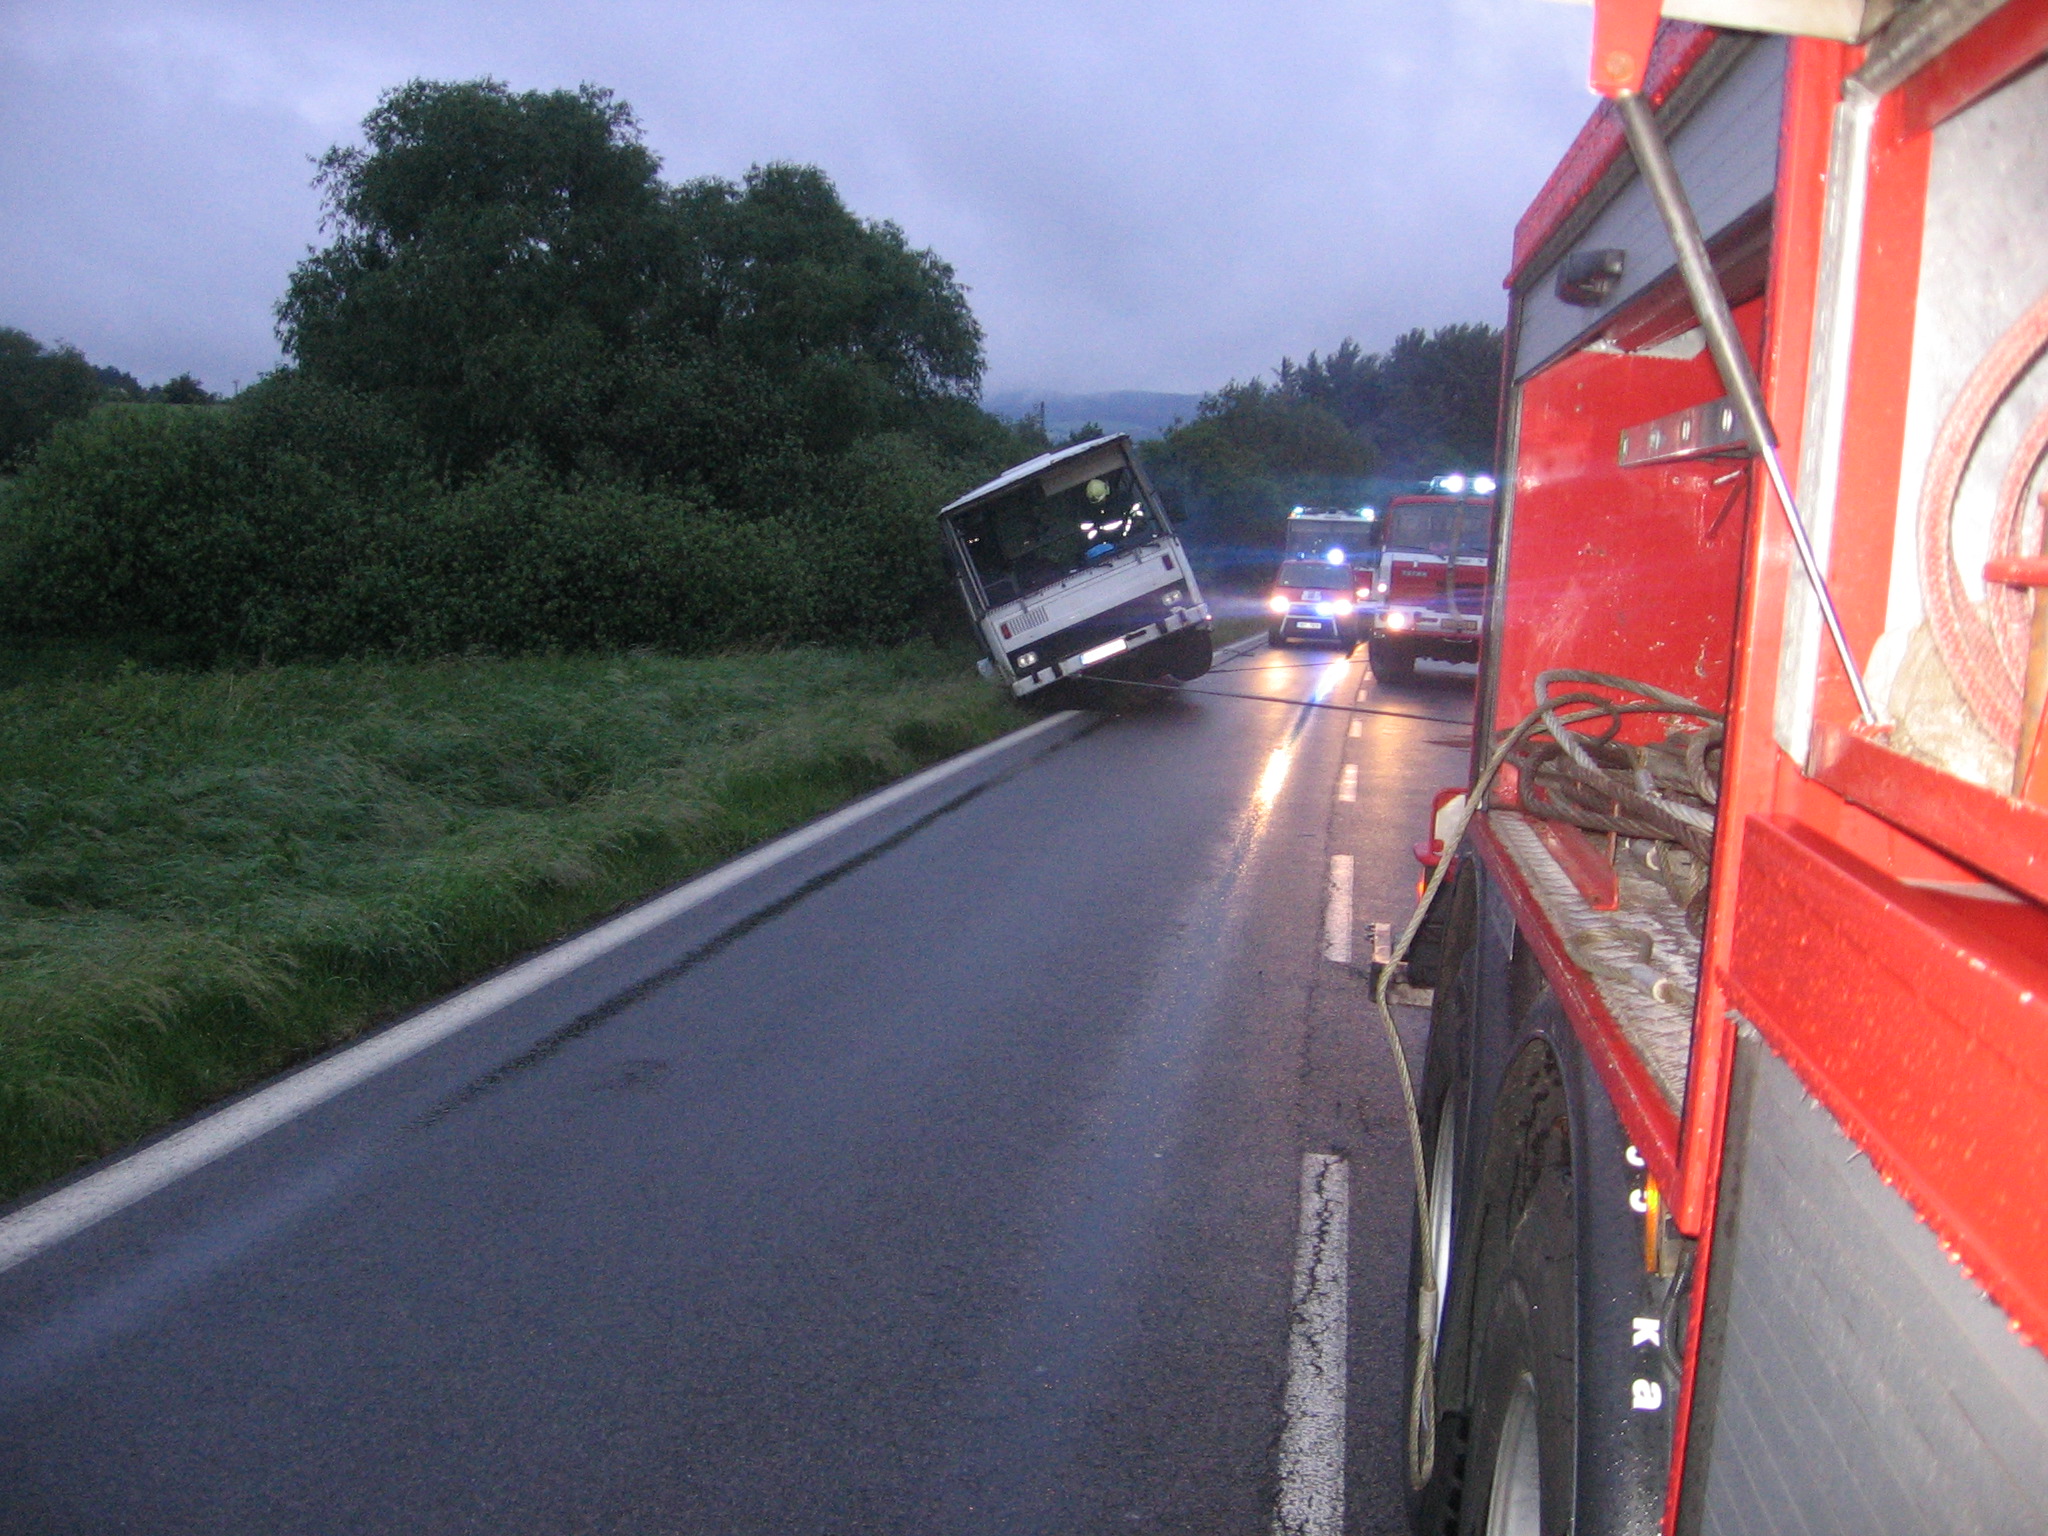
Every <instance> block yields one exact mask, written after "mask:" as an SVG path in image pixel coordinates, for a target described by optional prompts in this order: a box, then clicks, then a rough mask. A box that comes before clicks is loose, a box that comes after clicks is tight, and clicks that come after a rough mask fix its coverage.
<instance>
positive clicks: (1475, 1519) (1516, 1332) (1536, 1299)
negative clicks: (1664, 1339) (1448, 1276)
mask: <svg viewBox="0 0 2048 1536" xmlns="http://www.w3.org/2000/svg"><path fill="white" fill-rule="evenodd" d="M1575 1246H1576V1245H1575V1242H1574V1222H1573V1212H1572V1186H1571V1180H1570V1179H1569V1178H1568V1177H1567V1176H1566V1175H1565V1173H1564V1171H1563V1170H1562V1169H1557V1168H1553V1169H1550V1170H1548V1171H1546V1173H1545V1174H1544V1175H1543V1176H1542V1177H1541V1178H1540V1179H1539V1180H1538V1182H1537V1185H1536V1188H1535V1189H1534V1190H1533V1191H1532V1192H1531V1194H1530V1197H1529V1202H1528V1204H1527V1205H1526V1206H1525V1207H1524V1208H1523V1211H1522V1217H1521V1220H1520V1221H1519V1222H1517V1223H1516V1226H1515V1232H1514V1236H1513V1238H1512V1239H1511V1240H1510V1242H1509V1245H1508V1259H1507V1268H1506V1271H1505V1273H1504V1274H1503V1275H1502V1277H1501V1284H1500V1286H1499V1288H1498V1290H1497V1291H1496V1292H1495V1298H1494V1303H1493V1307H1492V1311H1491V1315H1490V1316H1489V1317H1488V1318H1487V1321H1486V1324H1485V1332H1484V1335H1483V1337H1482V1340H1481V1343H1480V1351H1479V1360H1478V1366H1477V1370H1476V1372H1475V1375H1474V1379H1473V1389H1474V1390H1473V1412H1472V1429H1471V1448H1470V1451H1469V1453H1468V1456H1467V1468H1466V1481H1465V1488H1464V1497H1463V1499H1462V1501H1461V1508H1460V1511H1459V1516H1460V1518H1459V1522H1458V1531H1459V1533H1460V1536H1547V1533H1550V1532H1556V1531H1564V1530H1575V1529H1581V1528H1579V1527H1575V1526H1574V1525H1573V1520H1572V1503H1573V1482H1574V1467H1573V1462H1574V1458H1575V1455H1576V1446H1577V1434H1576V1431H1575V1418H1576V1413H1577V1396H1578V1394H1577V1381H1576V1375H1577V1372H1576V1365H1577V1353H1578V1351H1577V1339H1576V1337H1575V1335H1576V1332H1577V1329H1576V1326H1575V1321H1576V1316H1577V1308H1576V1306H1575V1304H1574V1296H1573V1289H1574V1287H1573V1276H1574V1274H1575V1273H1576V1267H1575V1264H1574V1252H1573V1250H1574V1248H1575ZM1585 1536H1591V1533H1590V1532H1587V1533H1585Z"/></svg>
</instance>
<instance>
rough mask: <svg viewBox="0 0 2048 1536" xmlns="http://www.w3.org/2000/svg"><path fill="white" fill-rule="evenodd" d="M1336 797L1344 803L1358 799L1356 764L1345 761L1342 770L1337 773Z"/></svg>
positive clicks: (1351, 802) (1350, 802)
mask: <svg viewBox="0 0 2048 1536" xmlns="http://www.w3.org/2000/svg"><path fill="white" fill-rule="evenodd" d="M1337 798H1338V799H1339V800H1341V801H1342V802H1344V804H1346V805H1351V804H1355V803H1356V802H1357V800H1358V764H1356V763H1346V764H1345V765H1344V771H1343V772H1342V773H1340V774H1339V775H1337Z"/></svg>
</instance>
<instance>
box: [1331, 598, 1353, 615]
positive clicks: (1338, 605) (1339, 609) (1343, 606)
mask: <svg viewBox="0 0 2048 1536" xmlns="http://www.w3.org/2000/svg"><path fill="white" fill-rule="evenodd" d="M1350 611H1351V603H1350V601H1349V600H1348V599H1346V598H1342V597H1340V598H1338V599H1337V601H1335V602H1334V603H1332V604H1330V612H1332V613H1334V614H1335V615H1337V617H1338V618H1340V619H1341V618H1343V617H1344V615H1345V614H1347V613H1349V612H1350Z"/></svg>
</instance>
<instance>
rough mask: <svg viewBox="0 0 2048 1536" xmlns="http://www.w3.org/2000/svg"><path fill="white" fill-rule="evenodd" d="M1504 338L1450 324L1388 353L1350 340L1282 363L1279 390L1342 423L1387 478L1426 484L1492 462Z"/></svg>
mask: <svg viewBox="0 0 2048 1536" xmlns="http://www.w3.org/2000/svg"><path fill="white" fill-rule="evenodd" d="M1500 360H1501V333H1500V332H1499V331H1498V330H1496V329H1495V328H1494V327H1492V326H1490V325H1483V324H1474V325H1445V326H1439V327H1438V328H1437V329H1436V330H1434V331H1430V332H1424V331H1422V330H1419V329H1418V330H1412V331H1408V332H1406V333H1404V334H1403V335H1401V336H1398V337H1396V338H1395V340H1394V344H1393V346H1391V347H1390V348H1388V349H1387V350H1386V351H1385V352H1383V353H1380V352H1367V351H1365V350H1364V349H1363V348H1362V347H1360V346H1359V345H1358V343H1357V342H1355V341H1353V340H1351V339H1350V338H1349V337H1347V338H1345V340H1344V341H1343V342H1342V343H1341V344H1339V345H1338V346H1337V348H1336V349H1335V350H1333V351H1332V352H1331V353H1330V354H1329V355H1328V356H1327V357H1318V356H1317V355H1316V354H1315V353H1313V352H1311V353H1309V355H1308V360H1307V361H1306V362H1302V363H1296V362H1294V361H1293V360H1292V359H1290V358H1283V359H1281V362H1280V389H1281V391H1282V392H1283V393H1285V394H1290V395H1294V396H1296V397H1298V398H1300V399H1303V400H1310V401H1314V402H1315V403H1316V404H1318V405H1321V406H1323V407H1324V408H1326V409H1327V410H1329V411H1331V412H1333V413H1334V414H1335V415H1336V416H1338V417H1339V418H1340V419H1341V420H1342V421H1343V422H1344V424H1345V425H1346V426H1348V427H1350V428H1351V429H1352V430H1353V431H1354V432H1356V433H1357V434H1358V435H1359V436H1360V437H1361V438H1363V439H1364V440H1365V441H1366V442H1367V443H1368V444H1370V445H1371V447H1372V449H1373V451H1374V453H1375V454H1376V455H1377V456H1378V458H1379V461H1380V465H1381V468H1382V469H1383V470H1384V471H1385V472H1387V473H1391V474H1403V475H1413V476H1417V477H1426V476H1429V475H1435V474H1441V473H1443V472H1445V471H1448V470H1453V469H1461V470H1468V471H1469V470H1473V469H1479V468H1484V467H1486V466H1489V465H1491V464H1492V463H1493V452H1494V435H1495V429H1496V426H1497V423H1498V419H1499V396H1500Z"/></svg>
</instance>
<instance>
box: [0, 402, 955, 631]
mask: <svg viewBox="0 0 2048 1536" xmlns="http://www.w3.org/2000/svg"><path fill="white" fill-rule="evenodd" d="M763 473H764V474H769V475H773V474H775V469H774V467H773V466H772V465H771V466H765V467H764V470H763ZM788 478H789V487H788V495H787V497H786V499H783V500H780V501H779V502H778V499H777V498H776V497H775V496H774V495H773V494H772V493H771V494H770V495H769V496H767V497H764V498H763V499H764V500H765V501H767V502H768V503H769V504H771V505H776V506H777V508H778V509H777V510H773V511H770V512H767V513H764V514H761V515H757V516H754V517H751V518H748V517H742V516H738V515H735V514H732V513H730V512H727V511H725V510H722V509H720V508H717V507H714V506H712V505H711V504H710V503H709V500H708V498H707V497H706V496H705V495H704V494H703V493H702V492H701V491H700V490H695V489H693V488H691V487H688V486H681V487H677V486H655V487H647V486H641V485H634V484H631V483H629V482H625V481H620V480H609V479H604V478H599V477H584V478H580V479H564V478H562V477H560V476H559V475H556V474H554V473H551V472H550V471H548V470H547V469H545V468H544V467H543V466H542V465H541V463H540V462H539V461H538V460H537V459H536V458H534V457H533V456H532V455H531V454H528V453H524V452H513V453H509V454H507V455H504V456H501V457H500V458H499V459H498V460H497V461H495V462H494V463H492V464H491V465H490V466H489V467H488V468H487V469H486V470H484V471H483V472H482V473H480V474H477V475H474V476H472V477H470V478H469V479H467V480H466V481H464V482H462V483H460V484H452V483H449V482H446V481H444V480H442V479H440V478H437V477H436V476H435V475H434V474H433V473H432V472H431V471H430V470H429V468H428V461H427V459H426V457H425V455H424V454H423V453H422V452H421V451H420V450H419V448H418V446H417V445H416V443H414V442H413V441H411V440H410V439H409V438H408V435H407V433H406V431H405V429H404V428H403V427H402V425H401V424H400V423H399V422H398V421H397V420H396V419H395V418H394V417H392V416H391V415H390V414H389V413H387V412H386V411H384V410H383V409H382V408H381V407H379V406H378V405H377V404H376V403H374V402H372V401H368V400H365V399H363V398H361V397H359V396H356V395H352V394H350V393H347V392H345V391H340V390H335V389H332V388H327V387H323V386H318V385H315V384H312V383H310V382H308V381H305V380H303V379H295V378H292V377H290V376H283V377H280V378H278V379H275V380H272V381H269V382H267V383H266V384H265V385H263V386H260V387H259V388H258V389H256V390H254V391H251V392H249V393H248V394H247V395H245V396H244V397H243V398H242V399H240V400H238V401H237V402H236V403H235V404H233V405H230V406H223V407H214V408H194V407H186V408H174V407H157V406H125V407H122V406H116V407H106V408H102V409H101V410H100V411H98V412H97V413H95V415H94V416H92V417H91V418H90V419H88V420H86V421H82V422H75V423H71V424H69V425H67V426H65V427H63V428H61V429H59V431H58V432H57V434H56V436H55V437H54V438H53V439H52V440H51V441H50V442H49V443H47V444H46V445H45V446H44V447H43V449H42V450H41V451H40V453H39V454H38V455H37V456H36V457H35V459H34V460H33V461H32V462H31V463H30V464H29V465H28V466H27V468H26V469H25V470H24V472H23V473H22V474H21V475H20V476H19V477H17V478H16V479H15V480H14V481H13V482H12V483H11V484H10V483H4V482H0V625H4V626H5V627H6V628H8V629H11V630H13V631H14V632H15V633H17V634H22V635H26V636H34V637H41V638H67V637H90V638H95V639H101V640H105V639H108V638H113V637H121V638H126V639H129V640H131V641H132V642H133V643H135V644H136V645H137V646H138V647H143V648H147V649H150V650H153V651H155V652H156V653H158V654H165V653H169V654H173V655H176V656H177V657H179V658H180V659H190V660H216V659H228V658H241V659H258V660H272V661H283V660H287V659H321V658H335V657H343V656H359V655H369V654H388V655H400V656H405V655H439V654H449V653H452V652H459V651H464V650H476V649H482V650H488V651H492V652H498V653H503V654H512V653H519V652H531V651H539V650H557V649H559V650H582V649H590V648H618V647H630V646H657V647H660V648H662V649H665V650H673V651H693V650H703V649H707V648H714V647H720V646H727V645H732V644H736V643H737V644H782V643H792V642H799V643H800V642H816V641H825V642H831V643H852V642H860V643H870V642H872V643H886V642H891V641H896V640H901V639H904V638H907V637H909V636H911V635H913V634H917V633H920V632H930V631H931V630H933V629H934V628H937V627H941V626H944V625H945V624H947V623H949V622H951V612H950V609H951V601H952V600H951V596H950V592H949V588H948V584H947V581H946V577H945V571H944V566H943V561H942V559H941V556H940V553H939V548H938V544H937V539H936V532H935V527H934V521H933V518H932V509H933V508H934V507H936V506H937V505H939V504H940V502H942V501H943V500H944V499H945V498H946V496H947V495H948V494H949V493H950V492H951V491H952V490H954V489H956V488H957V486H956V484H955V482H956V481H957V480H958V479H959V478H960V475H959V473H957V472H952V473H949V471H948V468H947V466H945V465H944V464H942V463H938V462H935V460H934V456H933V454H932V453H931V451H930V450H929V448H928V447H927V446H926V445H924V444H922V443H919V442H917V441H915V440H913V439H910V438H907V437H893V436H885V437H877V438H870V439H868V440H866V441H864V442H862V443H860V444H859V445H857V446H856V447H855V448H853V449H852V450H851V451H849V452H848V453H847V454H846V455H845V456H844V457H843V458H841V459H840V460H838V461H837V462H835V463H832V464H830V465H827V466H823V467H822V469H821V468H820V467H819V466H816V465H801V466H792V467H791V469H790V472H789V477H788Z"/></svg>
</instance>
